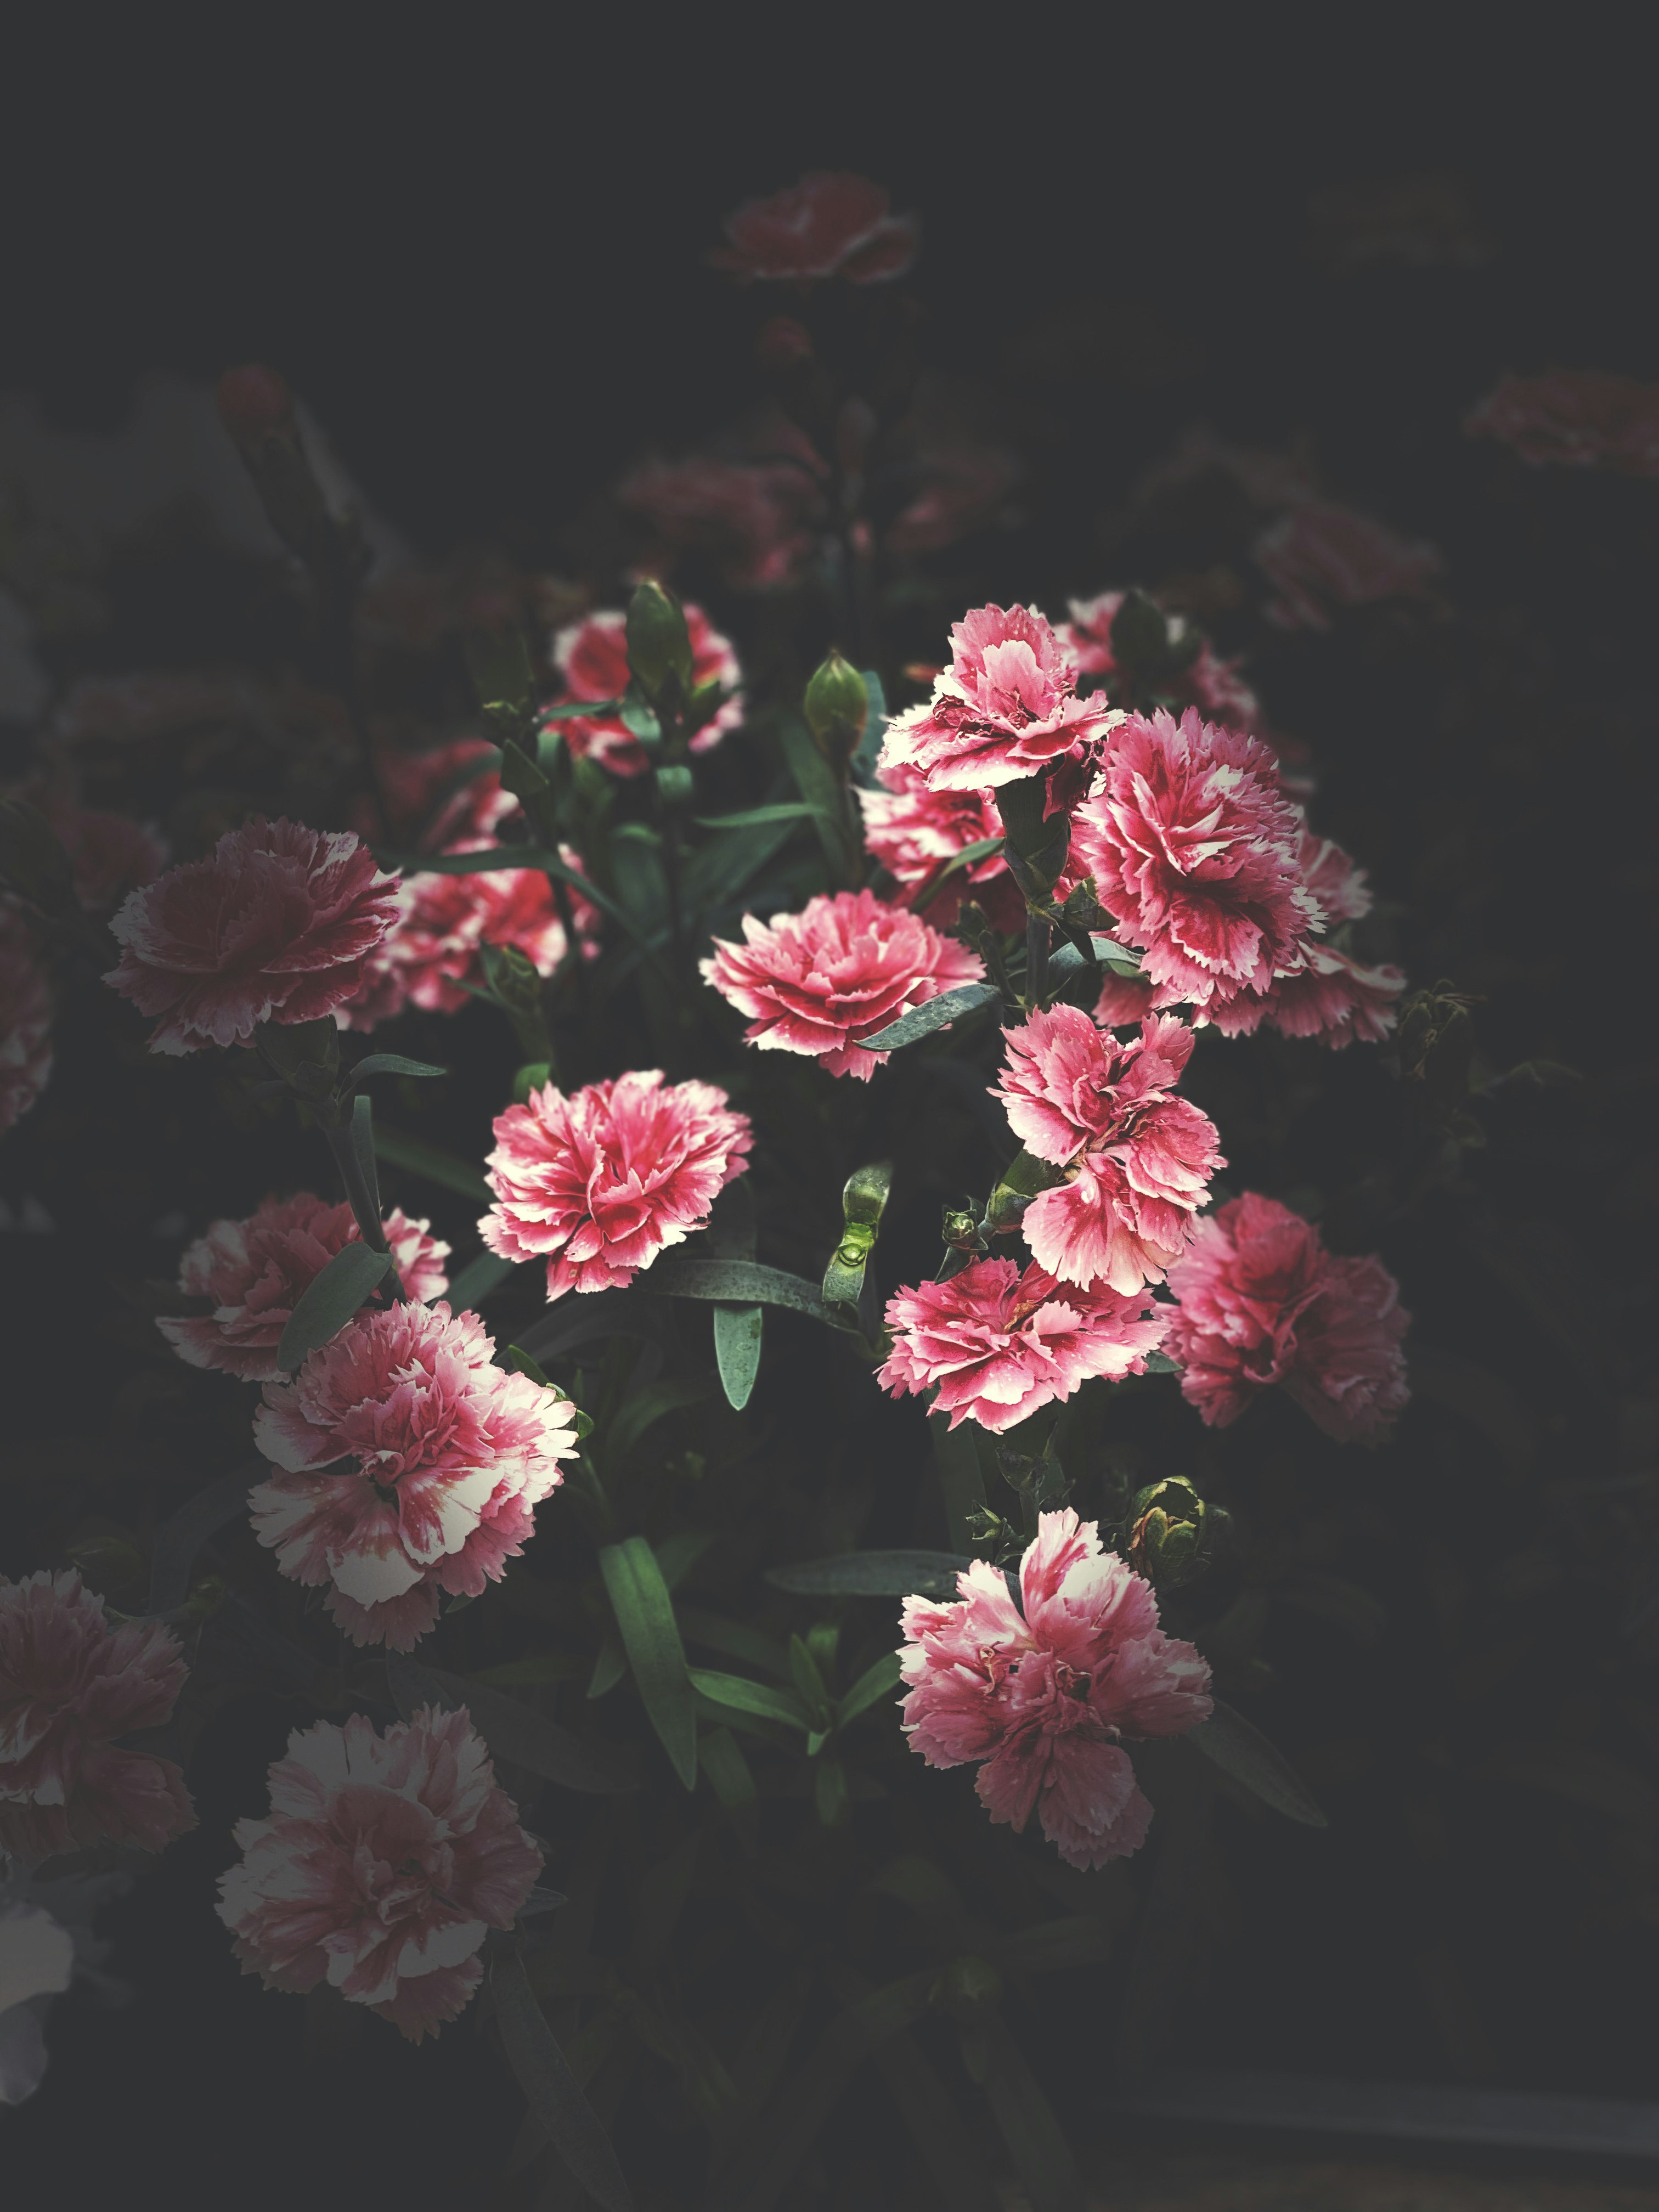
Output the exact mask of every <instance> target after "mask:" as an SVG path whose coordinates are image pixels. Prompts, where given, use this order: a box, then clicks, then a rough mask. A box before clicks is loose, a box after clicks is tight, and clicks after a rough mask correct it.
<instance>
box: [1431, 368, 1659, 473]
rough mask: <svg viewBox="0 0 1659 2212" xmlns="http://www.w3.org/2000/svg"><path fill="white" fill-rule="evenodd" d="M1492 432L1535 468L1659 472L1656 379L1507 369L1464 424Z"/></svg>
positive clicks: (1481, 433) (1479, 433)
mask: <svg viewBox="0 0 1659 2212" xmlns="http://www.w3.org/2000/svg"><path fill="white" fill-rule="evenodd" d="M1463 427H1464V428H1465V429H1466V430H1468V432H1469V434H1470V435H1471V436H1474V437H1487V438H1497V439H1499V440H1501V441H1502V442H1503V443H1504V445H1506V446H1509V447H1513V449H1514V450H1515V452H1516V453H1518V454H1519V455H1520V456H1521V459H1522V460H1523V461H1526V462H1528V463H1529V464H1530V465H1532V466H1533V467H1534V468H1541V467H1544V466H1546V465H1548V464H1550V463H1561V464H1565V465H1566V466H1567V467H1569V468H1580V469H1595V468H1602V469H1613V470H1614V471H1617V473H1618V474H1619V475H1620V476H1627V477H1659V385H1654V384H1638V382H1637V380H1636V379H1635V378H1634V377H1633V376H1614V375H1610V374H1608V373H1607V371H1606V370H1604V369H1595V368H1559V369H1556V370H1554V371H1553V373H1552V374H1550V375H1548V376H1506V377H1505V378H1504V380H1503V382H1502V383H1501V384H1500V385H1499V386H1498V389H1497V391H1496V392H1492V393H1491V394H1490V395H1489V396H1488V397H1487V398H1485V399H1483V400H1482V401H1481V403H1480V405H1479V406H1478V407H1477V408H1476V409H1475V410H1474V413H1473V414H1471V415H1470V416H1469V417H1468V420H1467V421H1466V422H1465V423H1464V425H1463Z"/></svg>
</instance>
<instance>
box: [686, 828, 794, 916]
mask: <svg viewBox="0 0 1659 2212" xmlns="http://www.w3.org/2000/svg"><path fill="white" fill-rule="evenodd" d="M793 827H794V824H793V822H773V823H766V824H764V825H763V827H762V828H760V829H721V830H718V831H717V832H716V833H715V835H714V836H712V837H711V838H710V839H709V840H708V843H707V844H706V845H702V846H699V847H698V848H697V850H696V852H695V853H693V854H692V855H691V857H690V860H688V861H687V862H686V865H685V876H684V888H685V897H686V902H687V904H688V906H689V907H690V908H691V910H692V911H693V912H694V913H696V914H699V915H703V914H707V913H708V912H709V911H710V910H711V909H712V908H715V907H718V906H720V905H722V904H724V903H725V902H727V901H728V900H734V899H735V898H736V897H737V896H738V893H739V892H740V891H741V890H743V889H744V886H745V885H746V884H750V883H751V882H752V881H753V879H754V878H755V877H757V875H758V874H759V873H760V872H761V870H762V869H763V867H764V866H766V864H767V862H768V861H769V860H771V858H772V857H773V855H774V854H775V853H776V852H778V851H779V849H780V848H781V847H783V846H784V845H786V844H787V843H788V842H789V837H790V834H791V832H792V830H793Z"/></svg>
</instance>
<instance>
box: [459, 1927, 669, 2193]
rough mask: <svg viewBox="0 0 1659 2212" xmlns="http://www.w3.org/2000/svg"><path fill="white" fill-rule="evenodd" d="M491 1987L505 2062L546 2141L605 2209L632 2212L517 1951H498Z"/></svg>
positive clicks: (607, 2141)
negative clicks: (523, 2094)
mask: <svg viewBox="0 0 1659 2212" xmlns="http://www.w3.org/2000/svg"><path fill="white" fill-rule="evenodd" d="M489 1989H490V1995H491V1996H493V1997H494V1999H495V2020H496V2023H497V2025H498V2027H500V2029H501V2045H502V2048H503V2049H504V2050H505V2051H506V2052H507V2063H508V2065H509V2066H511V2068H512V2069H513V2078H514V2079H515V2080H516V2081H517V2082H518V2085H519V2087H520V2088H521V2089H522V2090H523V2091H524V2093H525V2095H526V2098H527V2099H528V2100H529V2103H530V2109H531V2111H532V2112H533V2113H534V2115H535V2117H536V2118H537V2119H538V2121H539V2122H540V2124H541V2126H542V2128H543V2130H544V2133H545V2134H546V2136H547V2138H548V2141H549V2142H550V2143H551V2144H552V2145H553V2148H554V2149H555V2150H556V2151H557V2153H558V2154H559V2156H560V2158H561V2159H562V2160H563V2161H564V2164H565V2166H566V2167H567V2169H568V2172H570V2173H571V2174H572V2175H573V2176H574V2178H575V2179H576V2180H577V2181H579V2182H580V2185H581V2186H582V2187H583V2188H584V2189H585V2190H586V2191H587V2193H588V2195H589V2196H590V2197H592V2198H593V2199H594V2200H595V2202H596V2203H599V2204H601V2205H603V2206H604V2207H605V2212H633V2203H634V2199H633V2197H632V2196H631V2194H630V2193H629V2187H628V2183H627V2181H626V2180H625V2179H624V2178H623V2170H622V2168H621V2166H619V2165H618V2164H617V2154H616V2152H615V2151H614V2150H613V2149H612V2148H611V2138H610V2137H609V2136H607V2135H606V2134H605V2130H604V2129H603V2128H602V2127H601V2126H600V2125H599V2118H598V2116H597V2115H596V2113H595V2112H594V2110H593V2107H592V2105H590V2104H589V2103H588V2101H587V2099H586V2097H585V2096H584V2095H583V2094H582V2091H581V2087H580V2084H579V2083H578V2081H577V2080H576V2077H575V2075H574V2074H573V2073H572V2072H571V2070H570V2064H569V2061H568V2059H567V2058H566V2057H565V2055H564V2052H563V2051H562V2050H561V2049H560V2047H559V2044H558V2039H557V2038H556V2036H555V2034H554V2033H553V2031H552V2029H551V2028H550V2027H549V2026H548V2024H547V2021H546V2019H545V2017H544V2015H543V2012H542V2008H541V2006H540V2004H539V2003H538V2002H537V1998H536V1993H535V1991H534V1990H532V1988H531V1986H530V1978H529V1976H528V1975H527V1974H526V1972H525V1970H524V1961H523V1960H521V1959H520V1957H519V1956H518V1954H516V1953H515V1952H510V1951H498V1952H497V1953H496V1954H495V1957H494V1959H493V1960H491V1962H490V1968H489Z"/></svg>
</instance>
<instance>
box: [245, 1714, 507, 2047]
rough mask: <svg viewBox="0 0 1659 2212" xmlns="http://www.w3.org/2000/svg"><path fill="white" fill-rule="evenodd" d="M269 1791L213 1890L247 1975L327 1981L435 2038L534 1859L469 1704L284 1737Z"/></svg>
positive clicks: (459, 2005)
mask: <svg viewBox="0 0 1659 2212" xmlns="http://www.w3.org/2000/svg"><path fill="white" fill-rule="evenodd" d="M235 1833H236V1841H237V1843H238V1844H240V1847H241V1852H242V1856H241V1858H240V1860H239V1861H238V1863H236V1865H234V1867H232V1868H231V1869H229V1871H228V1873H226V1874H224V1875H221V1877H220V1881H219V1891H220V1901H219V1904H218V1905H217V1906H216V1911H217V1912H218V1915H219V1917H220V1919H221V1920H222V1921H223V1922H224V1923H225V1925H226V1926H227V1927H228V1928H229V1929H233V1930H234V1933H235V1936H236V1943H235V1951H236V1955H237V1957H238V1958H239V1959H240V1960H241V1961H242V1971H243V1972H244V1973H248V1974H253V1973H257V1974H258V1976H259V1978H260V1979H261V1980H262V1981H263V1982H264V1984H265V1987H266V1988H267V1989H270V1990H291V1991H294V1992H296V1993H297V1992H301V1991H303V1990H312V1989H315V1988H316V1987H317V1986H318V1984H319V1983H322V1982H326V1983H327V1984H329V1986H330V1987H331V1988H332V1989H336V1990H338V1991H339V1993H340V1995H341V1996H343V1998H344V1999H345V2000H346V2002H348V2003H349V2004H361V2005H367V2006H368V2008H369V2009H370V2010H371V2011H372V2012H377V2013H378V2014H379V2015H380V2018H381V2019H382V2020H389V2021H391V2022H392V2026H393V2027H396V2028H397V2029H398V2030H399V2031H400V2032H401V2033H403V2034H404V2035H406V2036H407V2037H408V2038H409V2039H410V2042H411V2043H418V2042H419V2041H420V2040H421V2038H422V2036H423V2035H428V2034H435V2033H437V2031H438V2029H439V2028H440V2027H441V2026H442V2024H443V2022H444V2021H447V2020H453V2019H454V2018H455V2017H456V2016H457V2015H458V2014H459V2013H460V2012H462V2011H464V2010H465V2007H466V2004H467V2002H468V2000H469V1999H470V1998H471V1995H472V1992H473V1990H476V1989H477V1986H478V1983H479V1981H480V1979H481V1978H482V1977H483V1961H482V1960H481V1958H480V1956H479V1953H480V1951H481V1950H482V1948H483V1941H484V1936H485V1934H486V1932H487V1931H488V1930H489V1929H491V1928H502V1929H505V1928H510V1927H511V1926H512V1925H513V1921H514V1919H515V1918H516V1917H517V1915H518V1913H519V1911H520V1908H521V1907H522V1905H523V1904H524V1902H525V1899H526V1898H527V1897H528V1896H529V1894H530V1893H531V1891H532V1888H533V1887H535V1882H536V1877H537V1875H538V1874H540V1872H541V1870H542V1863H543V1862H542V1855H541V1853H540V1851H539V1850H538V1849H537V1848H536V1845H535V1844H533V1843H532V1840H531V1838H529V1837H528V1836H527V1835H526V1833H525V1832H524V1830H523V1829H522V1828H521V1827H520V1826H519V1809H518V1807H517V1806H516V1805H514V1803H513V1801H512V1799H511V1798H510V1797H509V1796H507V1792H506V1791H505V1790H502V1789H501V1787H500V1785H499V1784H497V1782H496V1780H495V1770H494V1768H493V1767H492V1766H491V1765H490V1760H489V1753H488V1752H487V1751H486V1749H485V1748H484V1744H483V1738H482V1737H481V1736H480V1735H478V1734H477V1730H476V1729H474V1728H473V1726H472V1724H471V1720H470V1719H469V1718H468V1717H467V1714H466V1712H465V1709H463V1710H462V1711H459V1712H453V1713H447V1712H441V1711H438V1710H437V1709H436V1708H435V1706H423V1707H422V1709H421V1710H420V1711H418V1712H416V1716H415V1717H414V1719H413V1720H412V1721H410V1722H407V1723H404V1722H394V1723H392V1726H391V1727H390V1728H389V1729H387V1730H386V1734H385V1735H377V1734H376V1732H375V1730H374V1727H373V1725H372V1724H371V1723H369V1722H368V1720H366V1719H365V1718H364V1717H363V1716H362V1714H361V1713H353V1714H352V1716H351V1717H350V1718H349V1720H348V1721H347V1722H346V1723H345V1725H344V1727H343V1728H340V1727H337V1726H336V1725H335V1724H334V1723H333V1722H331V1721H319V1722H318V1723H316V1725H315V1727H313V1728H309V1729H295V1731H294V1733H293V1735H290V1736H289V1740H288V1756H287V1758H286V1759H278V1760H276V1763H275V1765H273V1766H272V1767H271V1770H270V1815H269V1817H268V1818H267V1819H265V1820H239V1821H238V1822H237V1824H236V1831H235Z"/></svg>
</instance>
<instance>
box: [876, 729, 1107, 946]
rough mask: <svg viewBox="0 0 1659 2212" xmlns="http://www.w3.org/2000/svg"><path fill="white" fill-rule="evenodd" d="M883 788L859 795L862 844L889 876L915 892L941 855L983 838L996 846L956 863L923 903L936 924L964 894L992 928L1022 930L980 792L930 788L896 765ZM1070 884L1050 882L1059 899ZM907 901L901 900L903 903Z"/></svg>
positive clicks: (1019, 895) (996, 829) (997, 823)
mask: <svg viewBox="0 0 1659 2212" xmlns="http://www.w3.org/2000/svg"><path fill="white" fill-rule="evenodd" d="M880 775H881V783H882V788H881V789H880V790H877V791H861V792H860V793H859V795H858V798H859V805H860V808H861V810H862V811H863V814H864V842H865V844H866V847H867V848H868V849H869V851H870V852H871V853H872V854H873V855H874V856H875V858H876V859H877V860H879V861H880V863H881V865H882V866H883V867H884V868H885V869H886V871H887V872H888V874H889V875H890V876H891V877H892V878H894V880H895V881H896V883H897V884H899V885H900V887H901V889H902V890H904V891H906V892H908V893H910V894H912V895H914V894H915V892H916V891H918V890H921V886H922V885H923V884H925V883H926V882H927V879H928V878H929V877H931V876H932V875H933V873H934V872H935V871H936V870H937V869H939V867H940V866H942V865H943V864H944V863H945V861H946V860H952V859H954V858H955V856H956V854H958V853H960V852H963V851H965V850H966V848H968V847H969V845H977V844H979V843H981V842H982V841H983V840H984V839H985V838H987V837H994V838H996V839H997V841H998V844H997V849H996V851H995V852H994V853H987V854H985V856H984V858H983V859H982V860H974V861H970V862H969V865H968V866H967V867H966V868H958V869H957V872H956V873H955V874H954V875H952V876H951V877H950V878H948V879H947V881H946V882H945V884H943V885H942V886H941V887H940V889H939V892H938V893H937V894H936V896H935V897H934V898H933V899H930V900H929V901H928V902H927V908H918V909H917V911H918V912H926V911H929V910H936V911H935V919H936V921H939V922H941V923H945V922H948V921H949V920H950V918H951V915H953V914H954V913H955V912H956V909H957V907H958V906H959V905H960V904H961V903H962V901H963V899H964V898H973V899H976V900H977V901H978V902H979V903H980V904H981V906H982V907H983V908H984V909H985V912H986V914H987V916H988V917H989V919H990V922H991V926H992V927H993V928H994V929H1001V930H1014V929H1024V927H1025V897H1024V893H1023V892H1022V891H1021V890H1020V888H1019V886H1018V884H1017V883H1016V882H1015V881H1014V879H1013V878H1012V876H1011V875H1010V874H1009V872H1008V864H1007V862H1006V860H1005V859H1004V858H1003V854H1002V845H1001V839H1002V834H1003V829H1002V817H1001V816H1000V814H999V813H998V812H997V810H996V804H995V801H994V799H992V798H991V795H990V793H988V792H983V791H932V790H930V789H929V788H928V786H927V778H926V777H925V776H924V775H922V773H921V769H918V768H913V767H911V766H910V765H909V764H908V763H895V764H893V765H891V766H889V767H887V768H884V769H882V770H881V771H880ZM1069 888H1070V886H1069V884H1067V885H1064V886H1060V887H1057V888H1056V890H1055V896H1056V897H1057V898H1062V899H1063V898H1064V897H1065V896H1066V890H1068V889H1069ZM907 903H908V900H907Z"/></svg>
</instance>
